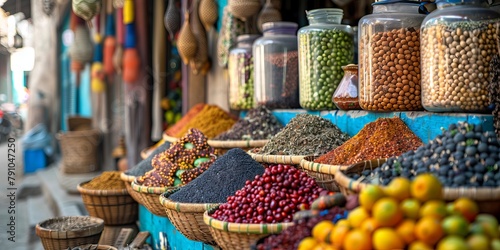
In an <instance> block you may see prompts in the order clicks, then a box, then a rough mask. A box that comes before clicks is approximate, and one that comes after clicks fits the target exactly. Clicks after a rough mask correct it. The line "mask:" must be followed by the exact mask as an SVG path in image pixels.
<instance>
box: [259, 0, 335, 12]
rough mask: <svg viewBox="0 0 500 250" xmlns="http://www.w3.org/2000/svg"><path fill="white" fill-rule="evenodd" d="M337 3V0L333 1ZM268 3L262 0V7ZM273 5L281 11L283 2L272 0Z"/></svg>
mask: <svg viewBox="0 0 500 250" xmlns="http://www.w3.org/2000/svg"><path fill="white" fill-rule="evenodd" d="M333 1H335V0H333ZM266 2H267V0H260V3H261V4H262V5H265V4H266ZM271 4H272V5H273V7H274V8H275V9H277V10H281V0H271Z"/></svg>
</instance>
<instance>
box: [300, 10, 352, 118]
mask: <svg viewBox="0 0 500 250" xmlns="http://www.w3.org/2000/svg"><path fill="white" fill-rule="evenodd" d="M342 15H343V11H342V10H341V9H316V10H311V11H309V12H307V19H308V20H309V26H305V27H302V28H301V29H300V30H299V32H298V46H299V93H300V106H301V107H302V108H305V109H309V110H331V109H335V105H334V104H333V102H332V95H333V92H334V91H335V89H337V87H338V85H339V83H340V80H341V79H342V77H343V70H342V66H345V65H347V64H350V63H352V62H353V59H354V37H353V30H352V28H351V26H349V25H343V24H340V21H342Z"/></svg>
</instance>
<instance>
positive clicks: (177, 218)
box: [160, 189, 219, 245]
mask: <svg viewBox="0 0 500 250" xmlns="http://www.w3.org/2000/svg"><path fill="white" fill-rule="evenodd" d="M177 190H178V189H175V190H170V191H167V192H165V193H164V194H162V195H160V203H161V204H162V205H163V206H164V207H165V211H166V213H167V216H168V219H169V220H170V222H172V224H174V226H175V228H177V230H179V232H181V233H182V234H183V235H184V236H186V238H188V239H190V240H194V241H201V242H203V243H206V244H209V245H216V243H215V240H214V238H213V237H212V234H211V233H210V229H209V228H208V226H207V224H205V222H203V213H205V211H207V210H208V209H210V208H213V207H216V206H218V205H219V204H198V203H181V202H175V201H172V200H170V199H168V197H169V196H170V195H172V194H173V193H175V192H176V191H177Z"/></svg>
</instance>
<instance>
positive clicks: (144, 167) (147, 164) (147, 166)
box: [125, 142, 170, 176]
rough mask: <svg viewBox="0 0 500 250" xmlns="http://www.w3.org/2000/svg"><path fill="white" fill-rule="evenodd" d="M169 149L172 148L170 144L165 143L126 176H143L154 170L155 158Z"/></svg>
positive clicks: (127, 172) (128, 171)
mask: <svg viewBox="0 0 500 250" xmlns="http://www.w3.org/2000/svg"><path fill="white" fill-rule="evenodd" d="M168 148H170V142H164V143H163V144H161V145H160V146H158V147H157V148H156V149H155V150H153V152H151V154H150V155H149V156H148V157H147V158H146V159H144V160H142V161H140V162H139V163H137V165H135V166H134V167H133V168H131V169H129V170H127V171H126V172H125V174H126V175H132V176H143V175H144V174H145V173H146V172H148V171H149V170H151V169H153V166H152V165H151V160H152V159H153V157H155V155H157V154H159V153H161V152H164V151H165V150H167V149H168Z"/></svg>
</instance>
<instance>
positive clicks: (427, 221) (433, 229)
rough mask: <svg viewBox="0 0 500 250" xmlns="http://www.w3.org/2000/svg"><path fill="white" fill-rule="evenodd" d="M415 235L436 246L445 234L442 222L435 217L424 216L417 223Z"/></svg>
mask: <svg viewBox="0 0 500 250" xmlns="http://www.w3.org/2000/svg"><path fill="white" fill-rule="evenodd" d="M415 236H416V237H417V239H418V240H420V241H422V242H424V243H425V244H427V245H429V246H434V245H435V244H436V243H437V242H438V241H439V240H440V239H441V238H442V237H443V236H444V232H443V228H442V227H441V222H440V221H439V220H438V219H436V218H434V217H423V218H421V219H420V220H419V221H418V222H417V224H416V225H415Z"/></svg>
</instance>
